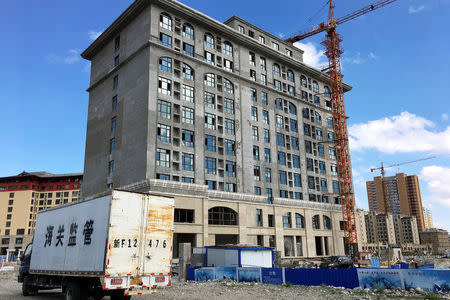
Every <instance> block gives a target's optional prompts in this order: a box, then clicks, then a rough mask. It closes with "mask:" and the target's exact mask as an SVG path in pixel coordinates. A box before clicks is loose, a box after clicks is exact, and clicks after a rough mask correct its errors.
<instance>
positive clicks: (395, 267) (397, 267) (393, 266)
mask: <svg viewBox="0 0 450 300" xmlns="http://www.w3.org/2000/svg"><path fill="white" fill-rule="evenodd" d="M391 269H400V266H399V265H391Z"/></svg>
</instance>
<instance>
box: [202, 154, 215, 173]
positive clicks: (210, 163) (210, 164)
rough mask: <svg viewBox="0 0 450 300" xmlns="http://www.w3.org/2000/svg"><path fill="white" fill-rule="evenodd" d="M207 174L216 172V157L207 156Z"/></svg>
mask: <svg viewBox="0 0 450 300" xmlns="http://www.w3.org/2000/svg"><path fill="white" fill-rule="evenodd" d="M205 170H206V174H214V175H215V174H216V159H215V158H212V157H205Z"/></svg>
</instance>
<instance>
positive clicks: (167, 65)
mask: <svg viewBox="0 0 450 300" xmlns="http://www.w3.org/2000/svg"><path fill="white" fill-rule="evenodd" d="M159 69H160V70H162V71H166V72H172V59H171V58H170V57H160V58H159Z"/></svg>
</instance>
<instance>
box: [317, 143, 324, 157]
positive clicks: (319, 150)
mask: <svg viewBox="0 0 450 300" xmlns="http://www.w3.org/2000/svg"><path fill="white" fill-rule="evenodd" d="M317 153H318V155H319V156H320V157H324V156H325V150H324V147H323V144H317Z"/></svg>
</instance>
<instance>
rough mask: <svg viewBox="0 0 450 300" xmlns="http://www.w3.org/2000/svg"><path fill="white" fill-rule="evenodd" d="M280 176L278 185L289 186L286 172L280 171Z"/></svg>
mask: <svg viewBox="0 0 450 300" xmlns="http://www.w3.org/2000/svg"><path fill="white" fill-rule="evenodd" d="M278 175H279V182H278V183H279V184H283V185H286V184H287V175H286V171H278Z"/></svg>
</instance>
